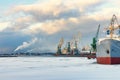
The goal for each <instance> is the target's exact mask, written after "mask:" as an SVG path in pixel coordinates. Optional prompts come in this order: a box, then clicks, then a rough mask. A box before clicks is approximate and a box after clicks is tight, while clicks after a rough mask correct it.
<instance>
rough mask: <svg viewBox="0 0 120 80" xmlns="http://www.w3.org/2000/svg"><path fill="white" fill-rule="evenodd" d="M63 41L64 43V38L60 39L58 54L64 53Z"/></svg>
mask: <svg viewBox="0 0 120 80" xmlns="http://www.w3.org/2000/svg"><path fill="white" fill-rule="evenodd" d="M63 43H64V39H63V38H61V39H60V41H59V44H58V47H57V54H61V53H62V52H61V47H62V45H63Z"/></svg>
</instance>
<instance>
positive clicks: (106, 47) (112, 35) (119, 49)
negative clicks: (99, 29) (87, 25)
mask: <svg viewBox="0 0 120 80" xmlns="http://www.w3.org/2000/svg"><path fill="white" fill-rule="evenodd" d="M105 30H106V37H104V38H100V39H99V40H98V42H97V52H96V58H97V63H99V64H120V25H119V24H118V20H117V17H116V15H113V16H112V19H111V21H110V25H109V26H108V27H107V28H105Z"/></svg>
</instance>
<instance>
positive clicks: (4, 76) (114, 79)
mask: <svg viewBox="0 0 120 80" xmlns="http://www.w3.org/2000/svg"><path fill="white" fill-rule="evenodd" d="M0 80H120V65H101V64H97V63H96V60H95V59H91V60H88V59H87V58H80V57H8V58H0Z"/></svg>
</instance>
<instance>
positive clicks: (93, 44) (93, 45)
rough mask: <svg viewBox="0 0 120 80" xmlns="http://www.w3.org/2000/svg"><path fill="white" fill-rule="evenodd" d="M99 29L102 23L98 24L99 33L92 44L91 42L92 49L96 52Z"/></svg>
mask: <svg viewBox="0 0 120 80" xmlns="http://www.w3.org/2000/svg"><path fill="white" fill-rule="evenodd" d="M99 30H100V24H99V25H98V29H97V33H96V35H95V37H93V40H92V44H91V47H92V50H93V51H95V52H96V43H97V41H98V35H99Z"/></svg>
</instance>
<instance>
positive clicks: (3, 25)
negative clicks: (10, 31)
mask: <svg viewBox="0 0 120 80" xmlns="http://www.w3.org/2000/svg"><path fill="white" fill-rule="evenodd" d="M9 25H10V22H0V32H1V31H3V30H5V29H6V28H8V27H9Z"/></svg>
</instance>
